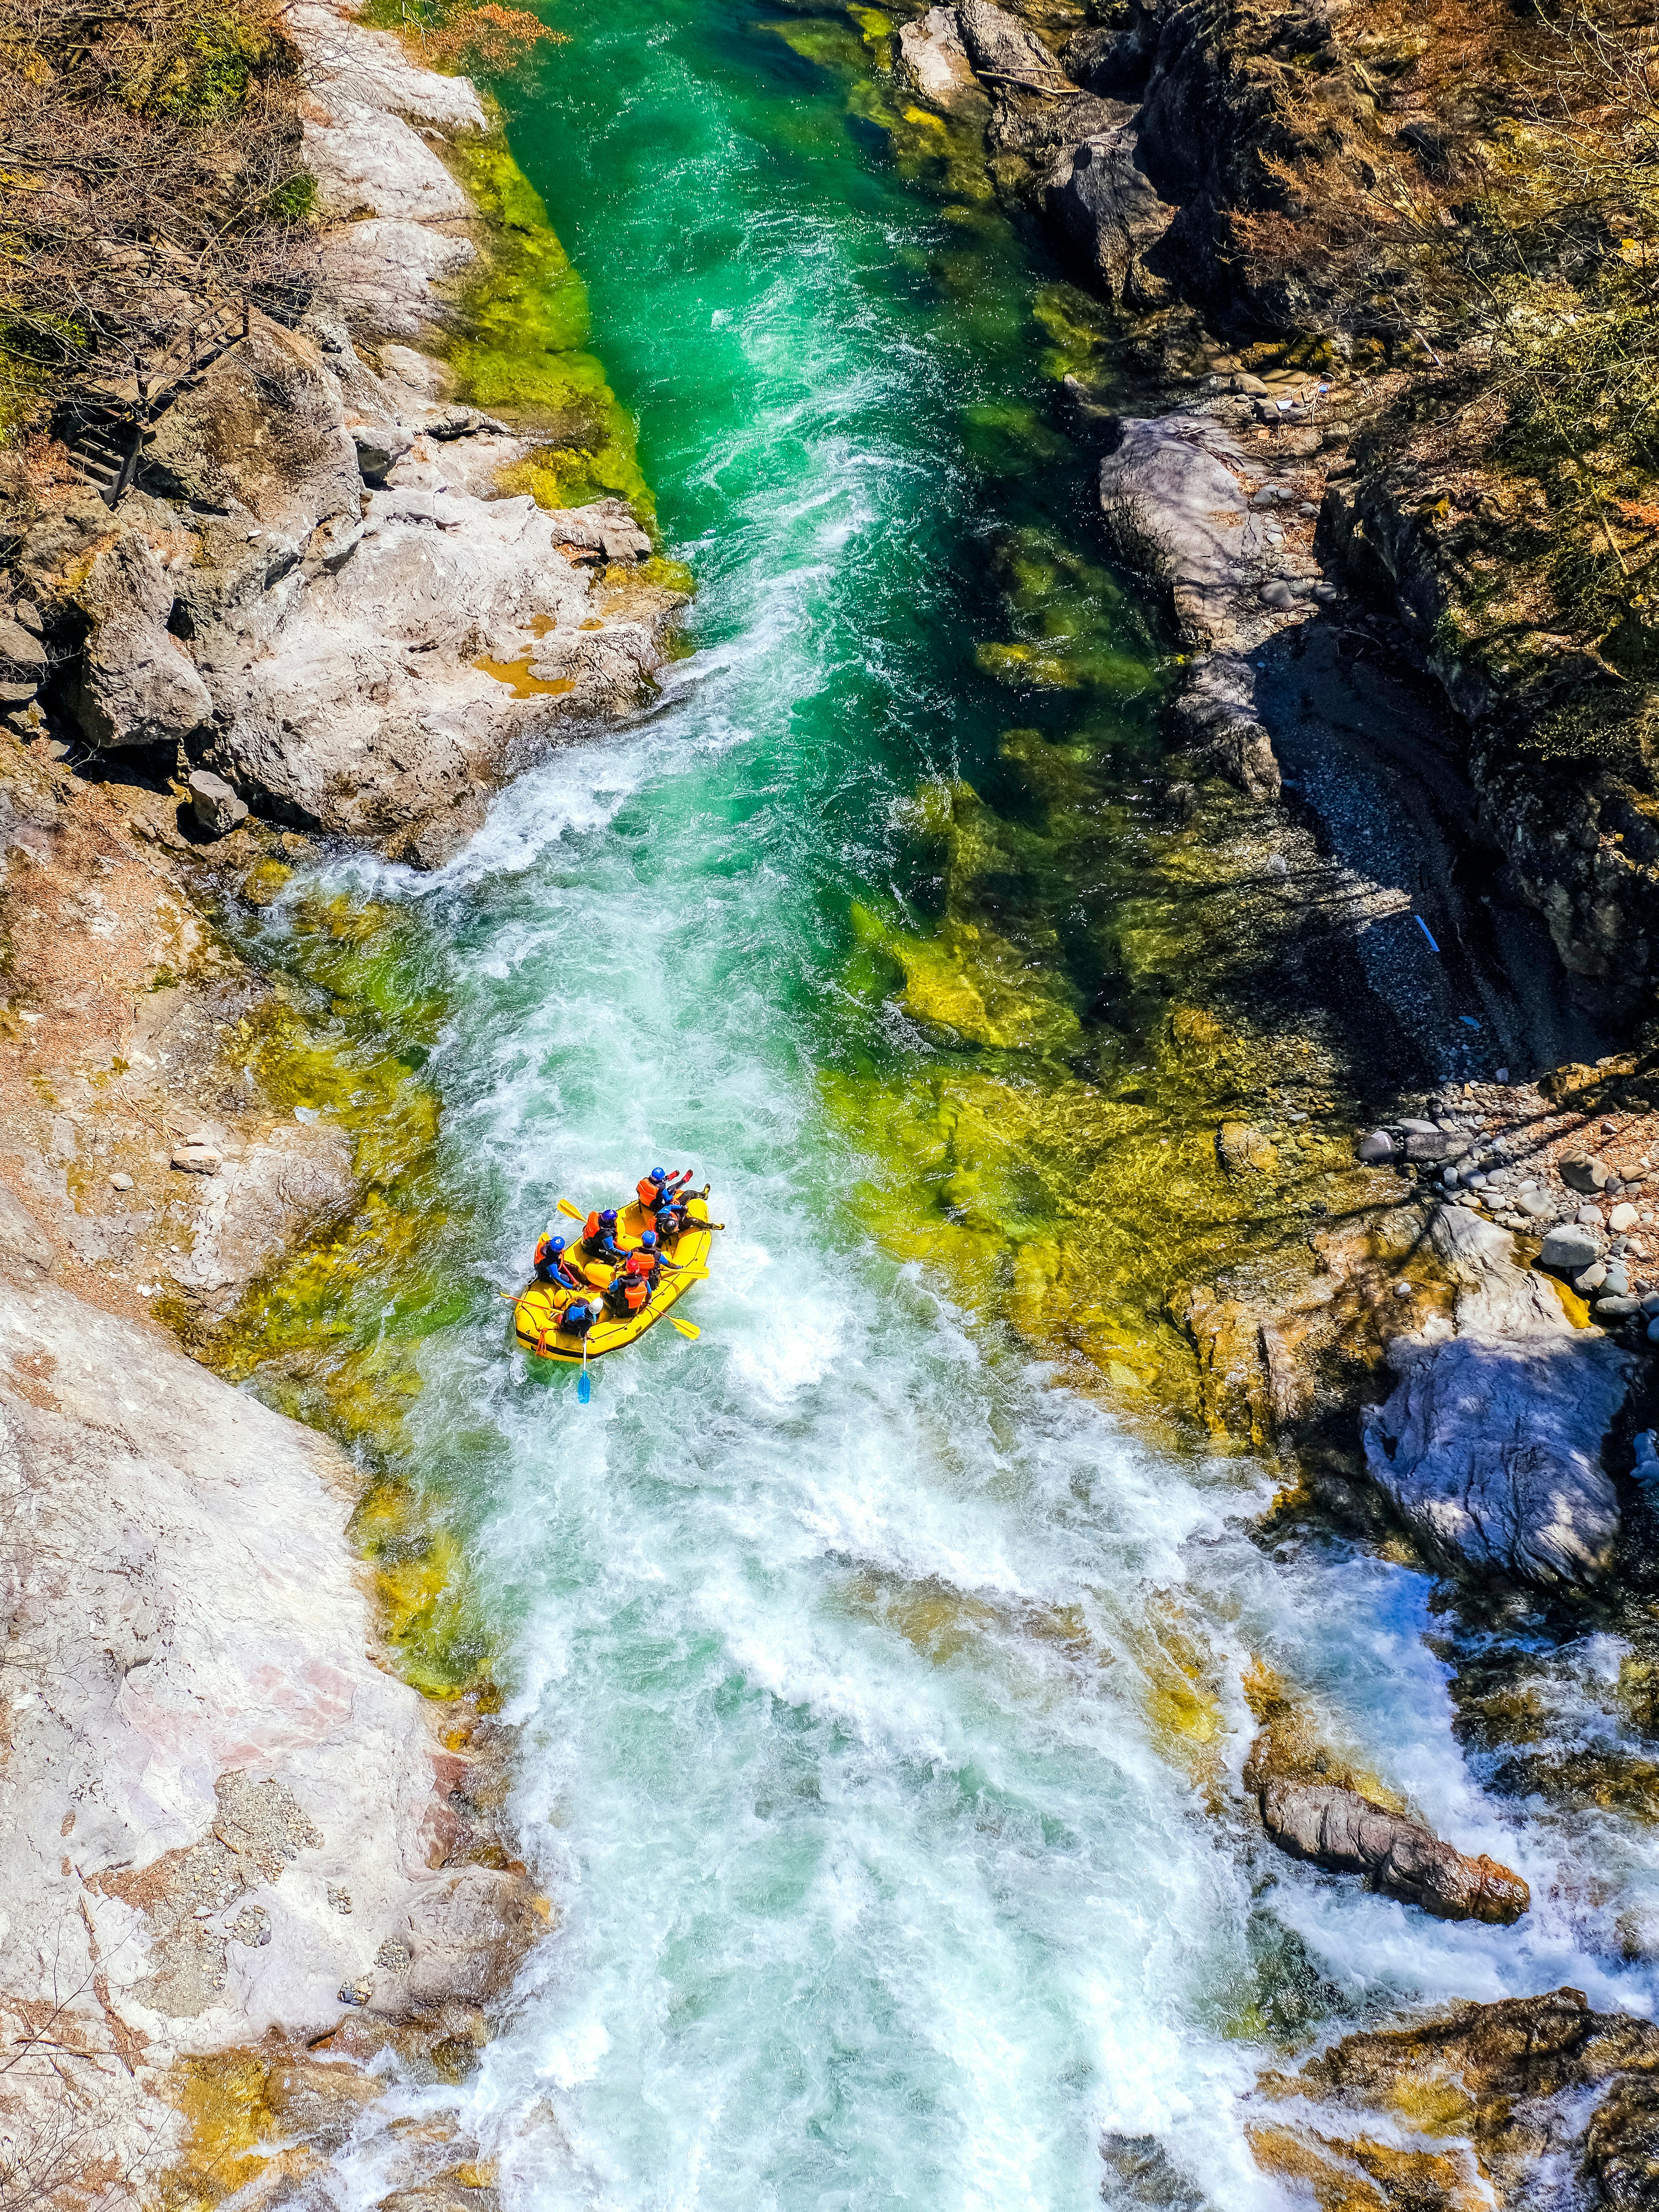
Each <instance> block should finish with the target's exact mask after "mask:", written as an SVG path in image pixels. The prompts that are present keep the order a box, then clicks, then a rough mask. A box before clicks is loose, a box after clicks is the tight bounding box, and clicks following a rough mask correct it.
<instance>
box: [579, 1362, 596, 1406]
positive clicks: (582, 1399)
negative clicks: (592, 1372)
mask: <svg viewBox="0 0 1659 2212" xmlns="http://www.w3.org/2000/svg"><path fill="white" fill-rule="evenodd" d="M592 1395H593V1385H592V1383H590V1382H589V1381H588V1379H587V1370H586V1367H584V1368H583V1369H582V1379H581V1381H580V1383H577V1385H576V1403H577V1404H578V1405H579V1406H585V1405H586V1403H587V1401H588V1400H589V1399H590V1398H591V1397H592Z"/></svg>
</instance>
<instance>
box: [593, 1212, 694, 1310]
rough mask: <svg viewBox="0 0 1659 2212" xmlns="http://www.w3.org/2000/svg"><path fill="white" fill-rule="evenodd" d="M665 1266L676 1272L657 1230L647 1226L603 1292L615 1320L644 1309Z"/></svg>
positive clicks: (677, 1269)
mask: <svg viewBox="0 0 1659 2212" xmlns="http://www.w3.org/2000/svg"><path fill="white" fill-rule="evenodd" d="M665 1269H666V1270H667V1272H668V1273H670V1274H671V1275H677V1274H678V1273H679V1267H678V1262H677V1261H673V1260H665V1258H664V1257H663V1254H662V1247H661V1246H660V1244H659V1243H658V1242H657V1232H656V1231H655V1230H654V1229H647V1231H646V1232H645V1234H644V1236H643V1237H641V1239H640V1242H639V1247H638V1249H637V1250H635V1251H633V1252H630V1253H629V1255H628V1258H627V1260H626V1261H624V1262H623V1265H622V1266H621V1267H618V1268H617V1272H616V1273H615V1274H614V1275H613V1276H612V1277H611V1287H610V1289H609V1290H608V1291H606V1292H605V1304H606V1305H607V1306H608V1307H609V1308H610V1310H611V1312H612V1313H613V1314H615V1316H617V1320H618V1321H626V1320H628V1319H629V1316H632V1315H634V1314H636V1313H639V1312H641V1311H642V1310H643V1309H644V1308H645V1307H646V1306H647V1304H649V1303H650V1299H651V1293H652V1292H653V1291H654V1290H655V1289H656V1287H657V1285H658V1284H659V1282H660V1281H661V1280H662V1277H663V1272H664V1270H665Z"/></svg>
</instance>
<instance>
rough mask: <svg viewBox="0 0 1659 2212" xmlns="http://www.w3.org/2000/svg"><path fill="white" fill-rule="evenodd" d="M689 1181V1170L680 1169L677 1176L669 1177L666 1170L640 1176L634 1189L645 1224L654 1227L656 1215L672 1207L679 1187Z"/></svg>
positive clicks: (657, 1170)
mask: <svg viewBox="0 0 1659 2212" xmlns="http://www.w3.org/2000/svg"><path fill="white" fill-rule="evenodd" d="M690 1180H691V1170H690V1168H682V1169H681V1170H680V1171H679V1173H678V1175H670V1174H669V1172H668V1170H667V1169H666V1168H653V1169H652V1170H651V1172H650V1174H649V1175H642V1176H641V1177H640V1179H639V1181H638V1182H637V1183H635V1186H634V1188H635V1194H636V1196H637V1197H638V1199H639V1201H640V1212H641V1213H642V1214H643V1215H644V1216H645V1218H646V1220H647V1223H649V1224H650V1225H653V1227H654V1226H655V1225H656V1220H657V1216H658V1214H659V1213H660V1212H661V1211H662V1209H663V1208H664V1206H673V1204H674V1201H675V1198H676V1196H677V1194H678V1192H679V1189H680V1186H681V1185H682V1184H683V1183H688V1182H690Z"/></svg>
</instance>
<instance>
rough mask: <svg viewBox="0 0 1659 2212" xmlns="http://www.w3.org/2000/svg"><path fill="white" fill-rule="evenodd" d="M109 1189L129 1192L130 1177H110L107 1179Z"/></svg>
mask: <svg viewBox="0 0 1659 2212" xmlns="http://www.w3.org/2000/svg"><path fill="white" fill-rule="evenodd" d="M109 1187H110V1188H111V1189H112V1190H131V1188H132V1177H131V1176H130V1175H112V1176H111V1177H110V1179H109Z"/></svg>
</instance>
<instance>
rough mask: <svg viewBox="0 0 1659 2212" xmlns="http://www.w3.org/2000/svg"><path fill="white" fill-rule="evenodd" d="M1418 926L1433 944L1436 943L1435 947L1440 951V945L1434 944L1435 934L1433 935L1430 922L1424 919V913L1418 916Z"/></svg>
mask: <svg viewBox="0 0 1659 2212" xmlns="http://www.w3.org/2000/svg"><path fill="white" fill-rule="evenodd" d="M1417 926H1418V927H1419V929H1420V930H1421V931H1422V933H1423V934H1424V936H1425V937H1426V938H1427V939H1428V940H1429V943H1430V944H1431V945H1434V949H1435V951H1437V952H1438V951H1439V950H1440V947H1439V946H1438V945H1435V944H1434V936H1433V933H1432V932H1431V930H1430V928H1429V925H1428V923H1427V922H1426V921H1424V919H1423V917H1422V915H1420V914H1419V915H1418V917H1417Z"/></svg>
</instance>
